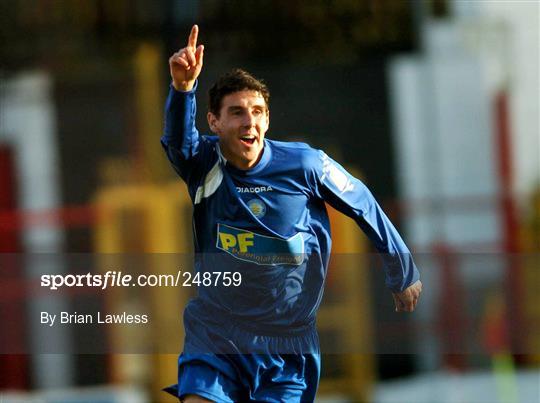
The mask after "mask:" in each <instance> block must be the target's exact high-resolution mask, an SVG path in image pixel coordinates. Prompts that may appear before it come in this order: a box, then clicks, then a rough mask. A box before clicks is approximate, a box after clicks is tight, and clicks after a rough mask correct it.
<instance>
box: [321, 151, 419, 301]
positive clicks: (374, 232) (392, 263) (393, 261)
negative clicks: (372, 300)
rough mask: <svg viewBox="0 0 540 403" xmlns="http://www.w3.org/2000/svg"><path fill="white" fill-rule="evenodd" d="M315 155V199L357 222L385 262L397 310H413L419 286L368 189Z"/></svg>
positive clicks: (410, 263)
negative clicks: (319, 198)
mask: <svg viewBox="0 0 540 403" xmlns="http://www.w3.org/2000/svg"><path fill="white" fill-rule="evenodd" d="M318 153H319V155H318V160H317V161H316V163H315V167H314V171H315V172H313V174H314V176H315V177H314V178H313V179H314V181H315V182H316V185H315V189H316V193H317V196H319V197H321V198H322V199H324V200H325V201H326V202H328V204H330V205H331V206H332V207H334V208H335V209H336V210H338V211H340V212H342V213H343V214H345V215H347V216H349V217H351V218H352V219H353V220H355V221H356V223H357V224H358V225H359V226H360V228H361V229H362V231H363V232H364V233H365V234H366V235H367V236H368V238H369V239H370V240H371V241H372V242H373V244H374V245H375V247H376V249H377V250H378V251H379V253H380V254H381V256H382V258H383V260H384V268H385V277H386V286H387V287H388V288H389V289H390V290H391V291H392V293H393V297H394V302H395V305H396V311H398V312H402V311H406V312H411V311H413V310H414V308H415V307H416V303H417V301H418V297H419V295H420V292H421V290H422V283H421V282H420V273H419V272H418V269H417V268H416V265H415V264H414V261H413V258H412V255H411V252H410V251H409V249H408V248H407V246H406V245H405V242H403V239H402V238H401V236H400V235H399V233H398V232H397V230H396V229H395V227H394V226H393V225H392V223H391V222H390V220H389V219H388V217H387V216H386V214H384V212H383V211H382V209H381V207H380V206H379V204H378V203H377V201H376V200H375V198H374V197H373V195H372V194H371V192H370V191H369V189H368V188H367V187H366V186H365V185H364V184H363V183H362V182H361V181H360V180H358V179H356V178H355V177H353V176H352V175H351V174H349V173H348V172H347V171H346V170H345V169H344V168H343V167H342V166H341V165H339V164H338V163H337V162H335V161H334V160H332V159H331V158H330V157H328V156H327V155H326V154H325V153H323V152H322V151H319V152H318Z"/></svg>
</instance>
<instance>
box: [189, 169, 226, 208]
mask: <svg viewBox="0 0 540 403" xmlns="http://www.w3.org/2000/svg"><path fill="white" fill-rule="evenodd" d="M222 181H223V172H222V171H221V167H220V166H219V161H218V162H216V165H214V166H213V167H212V169H211V170H210V171H209V172H208V173H207V174H206V178H204V184H203V185H202V186H199V187H198V188H197V193H195V204H198V203H200V202H201V200H202V199H203V198H206V197H210V196H212V195H213V194H214V193H215V191H216V190H217V188H218V187H219V185H221V182H222Z"/></svg>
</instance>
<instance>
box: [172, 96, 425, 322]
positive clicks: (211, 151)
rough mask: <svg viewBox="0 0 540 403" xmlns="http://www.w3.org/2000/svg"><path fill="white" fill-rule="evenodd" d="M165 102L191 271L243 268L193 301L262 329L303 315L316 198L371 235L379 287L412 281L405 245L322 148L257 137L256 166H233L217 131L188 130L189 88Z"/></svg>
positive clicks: (318, 255)
mask: <svg viewBox="0 0 540 403" xmlns="http://www.w3.org/2000/svg"><path fill="white" fill-rule="evenodd" d="M165 108H166V111H165V112H166V114H165V132H164V135H163V137H162V138H161V142H162V145H163V147H164V148H165V151H166V153H167V156H168V158H169V160H170V161H171V163H172V165H173V166H174V168H175V170H176V171H177V173H178V174H179V175H180V176H181V177H182V179H183V180H184V181H185V182H186V184H187V187H188V191H189V195H190V197H191V200H192V202H193V205H194V213H193V231H194V240H195V252H196V262H195V267H196V270H198V271H199V272H206V271H208V272H215V271H222V272H224V271H230V272H239V273H240V274H241V275H242V284H241V286H239V287H234V286H229V287H225V286H219V285H218V286H210V287H203V286H201V287H199V291H198V297H197V299H196V301H194V303H195V305H197V304H198V306H200V305H201V304H203V305H204V306H206V307H209V308H212V310H211V311H212V312H213V313H212V314H213V315H214V316H215V313H216V312H218V313H219V312H223V314H224V315H226V316H227V317H228V318H230V317H232V318H235V319H237V320H239V321H240V322H244V323H256V324H257V325H258V326H260V327H261V328H284V327H286V328H288V329H291V328H295V327H303V326H306V325H310V324H312V323H313V322H314V320H315V315H316V311H317V309H318V307H319V304H320V301H321V298H322V293H323V284H324V279H325V276H326V270H327V266H328V260H329V255H330V247H331V238H330V223H329V220H328V215H327V212H326V207H325V202H328V203H329V204H330V205H331V206H333V207H334V208H336V209H337V210H339V211H340V212H342V213H344V214H346V215H347V216H349V217H351V218H352V219H354V220H355V221H356V222H357V223H358V225H359V226H360V227H361V228H362V230H363V231H364V232H365V233H366V234H367V236H368V237H369V238H370V240H371V241H372V242H374V244H375V246H376V248H377V250H378V251H379V252H380V253H382V255H383V258H384V262H385V274H386V285H387V286H388V288H390V289H391V290H393V291H402V290H404V289H405V288H407V287H408V286H410V285H411V284H413V283H414V282H416V281H417V280H418V278H419V273H418V270H417V269H416V267H415V265H414V263H413V260H412V257H411V254H410V252H409V250H408V249H407V247H406V246H405V244H404V242H403V241H402V239H401V237H400V236H399V234H398V233H397V231H396V230H395V228H394V227H393V225H392V224H391V222H390V221H389V220H388V218H387V217H386V215H385V214H384V213H383V211H382V210H381V208H380V207H379V205H378V204H377V202H376V201H375V199H374V197H373V196H372V194H371V193H370V191H369V190H368V189H367V187H366V186H365V185H364V184H363V183H362V182H361V181H360V180H358V179H356V178H354V177H353V176H351V175H350V174H349V173H348V172H347V171H346V170H345V169H344V168H343V167H341V166H340V165H339V164H338V163H336V162H335V161H333V160H332V159H331V158H330V157H328V156H327V155H326V154H325V153H324V152H322V151H320V150H315V149H313V148H311V147H310V146H308V145H307V144H304V143H292V142H290V143H287V142H279V141H273V140H268V139H265V140H264V149H263V155H262V157H261V159H260V161H259V162H258V163H257V165H256V166H255V167H253V168H252V169H249V170H247V171H243V170H239V169H237V168H235V167H234V166H232V165H231V164H228V163H227V161H226V160H225V158H224V157H223V156H222V154H221V152H220V149H219V139H218V138H217V137H215V136H201V135H200V134H199V132H198V131H197V129H196V127H195V114H196V102H195V89H193V90H192V91H190V92H185V93H184V92H178V91H175V90H174V88H172V87H171V89H170V92H169V96H168V98H167V102H166V107H165ZM186 309H190V306H189V305H188V307H187V308H186ZM193 309H195V308H193ZM199 314H200V312H199ZM202 314H204V312H203V313H202Z"/></svg>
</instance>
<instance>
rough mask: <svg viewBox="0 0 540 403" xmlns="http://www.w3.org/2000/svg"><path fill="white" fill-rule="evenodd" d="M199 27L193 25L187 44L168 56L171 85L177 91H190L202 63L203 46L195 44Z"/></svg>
mask: <svg viewBox="0 0 540 403" xmlns="http://www.w3.org/2000/svg"><path fill="white" fill-rule="evenodd" d="M198 35H199V27H198V26H197V25H193V27H192V28H191V32H190V34H189V39H188V43H187V46H186V47H185V48H182V49H180V50H179V51H178V52H176V53H174V54H173V55H172V56H171V57H170V58H169V69H170V71H171V77H172V85H173V87H174V88H175V89H176V90H177V91H190V90H191V89H192V88H193V86H194V85H195V80H196V79H197V77H199V74H200V73H201V69H202V65H203V55H204V46H203V45H199V46H197V36H198Z"/></svg>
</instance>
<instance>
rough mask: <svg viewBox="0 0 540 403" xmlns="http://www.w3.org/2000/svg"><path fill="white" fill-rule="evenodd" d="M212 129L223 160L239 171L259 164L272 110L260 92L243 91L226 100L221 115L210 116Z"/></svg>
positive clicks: (222, 103)
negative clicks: (216, 137) (270, 110)
mask: <svg viewBox="0 0 540 403" xmlns="http://www.w3.org/2000/svg"><path fill="white" fill-rule="evenodd" d="M207 118H208V124H209V125H210V129H211V130H212V131H213V132H214V133H215V134H217V135H218V136H219V145H220V148H221V152H222V153H223V156H224V157H225V158H226V159H227V161H229V162H230V163H231V164H233V165H234V166H235V167H237V168H239V169H244V170H246V169H249V168H252V167H253V166H255V165H256V164H257V162H259V159H260V158H261V156H262V151H263V147H264V135H265V134H266V131H267V130H268V125H269V123H270V115H269V111H268V106H267V105H266V102H265V100H264V98H263V97H262V95H261V94H260V93H259V92H258V91H252V90H243V91H237V92H233V93H231V94H228V95H226V96H225V97H223V99H222V101H221V109H220V111H219V114H218V115H215V114H214V113H212V112H208V116H207Z"/></svg>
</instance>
